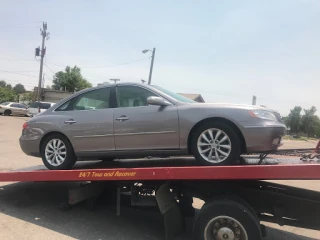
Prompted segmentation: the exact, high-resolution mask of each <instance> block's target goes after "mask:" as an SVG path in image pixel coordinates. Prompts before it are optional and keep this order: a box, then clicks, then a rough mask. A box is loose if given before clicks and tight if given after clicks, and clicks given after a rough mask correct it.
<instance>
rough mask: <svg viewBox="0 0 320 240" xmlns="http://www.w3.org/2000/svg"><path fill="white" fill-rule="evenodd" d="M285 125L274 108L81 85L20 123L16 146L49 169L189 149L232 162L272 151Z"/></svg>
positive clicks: (212, 161)
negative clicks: (205, 101) (78, 88)
mask: <svg viewBox="0 0 320 240" xmlns="http://www.w3.org/2000/svg"><path fill="white" fill-rule="evenodd" d="M285 129H286V126H285V125H284V124H283V123H282V120H281V116H280V114H279V113H277V112H276V111H273V110H271V109H267V108H262V107H258V106H252V105H239V104H221V103H197V102H195V101H193V100H191V99H188V98H186V97H183V96H181V95H179V94H176V93H173V92H171V91H168V90H166V89H163V88H161V87H158V86H150V85H146V84H138V83H117V84H109V85H104V86H101V87H96V88H91V89H85V90H83V91H80V92H78V93H76V94H74V95H72V96H70V97H68V98H66V99H64V100H62V101H60V102H59V103H57V104H56V105H55V106H53V107H51V108H50V109H48V110H47V111H46V112H44V113H42V114H41V115H39V116H35V117H34V118H32V119H30V120H29V121H28V122H26V123H24V125H23V131H22V136H21V137H20V146H21V148H22V150H23V151H24V152H25V153H26V154H28V155H32V156H37V157H42V160H43V163H44V164H45V165H46V166H47V168H49V169H56V170H58V169H70V168H72V166H73V165H74V164H75V162H76V161H77V160H78V159H112V158H124V157H133V156H135V157H137V156H139V157H145V156H173V155H185V154H190V155H191V154H192V155H194V156H195V158H196V159H197V161H198V162H199V164H202V165H211V166H216V165H232V164H234V163H236V162H237V161H238V159H239V157H240V155H241V154H243V153H262V152H269V151H272V150H276V149H277V148H278V147H279V146H280V144H281V139H282V136H283V135H284V133H285Z"/></svg>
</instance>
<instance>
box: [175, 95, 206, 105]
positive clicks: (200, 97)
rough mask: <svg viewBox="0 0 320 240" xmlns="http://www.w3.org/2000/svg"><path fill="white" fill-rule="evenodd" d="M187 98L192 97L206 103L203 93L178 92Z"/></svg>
mask: <svg viewBox="0 0 320 240" xmlns="http://www.w3.org/2000/svg"><path fill="white" fill-rule="evenodd" d="M178 94H180V95H182V96H184V97H186V98H190V99H191V100H193V101H196V102H200V103H204V99H203V97H202V96H201V94H193V93H178Z"/></svg>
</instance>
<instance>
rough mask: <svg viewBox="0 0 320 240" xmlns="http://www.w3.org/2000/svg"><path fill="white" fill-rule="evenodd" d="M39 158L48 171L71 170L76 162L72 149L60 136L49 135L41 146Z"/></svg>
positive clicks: (64, 138)
mask: <svg viewBox="0 0 320 240" xmlns="http://www.w3.org/2000/svg"><path fill="white" fill-rule="evenodd" d="M41 157H42V161H43V163H44V165H45V166H46V167H47V168H48V169H50V170H63V169H64V170H67V169H71V168H72V167H73V165H74V164H75V162H76V157H75V155H74V151H73V147H72V145H71V143H70V142H69V140H68V139H67V138H66V137H64V136H63V135H61V134H52V135H49V136H48V137H47V138H46V139H45V140H44V141H43V143H42V145H41Z"/></svg>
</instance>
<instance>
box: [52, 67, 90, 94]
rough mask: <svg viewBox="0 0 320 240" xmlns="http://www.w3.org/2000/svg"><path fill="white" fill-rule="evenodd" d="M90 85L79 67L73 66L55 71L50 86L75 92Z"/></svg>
mask: <svg viewBox="0 0 320 240" xmlns="http://www.w3.org/2000/svg"><path fill="white" fill-rule="evenodd" d="M89 87H92V84H91V83H90V82H88V81H87V80H86V79H85V78H84V77H83V76H82V75H81V71H80V68H78V67H77V66H74V67H73V68H70V67H69V66H68V67H66V69H65V71H64V72H63V71H60V72H57V73H56V74H55V75H54V79H53V85H52V88H53V89H55V90H66V91H68V92H75V91H79V90H82V89H85V88H89Z"/></svg>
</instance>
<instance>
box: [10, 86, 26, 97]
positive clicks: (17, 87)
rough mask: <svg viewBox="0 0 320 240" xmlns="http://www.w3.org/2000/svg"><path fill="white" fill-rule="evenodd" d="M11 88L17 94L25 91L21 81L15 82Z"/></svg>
mask: <svg viewBox="0 0 320 240" xmlns="http://www.w3.org/2000/svg"><path fill="white" fill-rule="evenodd" d="M12 90H13V91H15V92H16V93H17V94H20V93H24V92H26V89H25V87H24V86H23V85H22V84H21V83H18V84H16V85H15V86H14V87H13V89H12Z"/></svg>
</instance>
